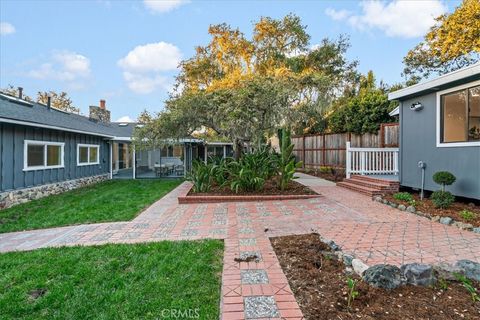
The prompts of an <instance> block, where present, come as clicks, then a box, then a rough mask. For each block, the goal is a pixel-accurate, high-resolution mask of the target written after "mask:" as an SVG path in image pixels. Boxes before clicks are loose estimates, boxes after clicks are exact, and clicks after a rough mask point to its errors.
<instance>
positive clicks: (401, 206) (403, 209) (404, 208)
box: [398, 204, 407, 211]
mask: <svg viewBox="0 0 480 320" xmlns="http://www.w3.org/2000/svg"><path fill="white" fill-rule="evenodd" d="M398 209H399V210H402V211H405V210H406V209H407V207H405V205H403V204H399V205H398Z"/></svg>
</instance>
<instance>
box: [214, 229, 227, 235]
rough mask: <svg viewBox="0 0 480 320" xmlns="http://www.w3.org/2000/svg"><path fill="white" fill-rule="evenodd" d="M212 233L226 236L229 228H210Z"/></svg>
mask: <svg viewBox="0 0 480 320" xmlns="http://www.w3.org/2000/svg"><path fill="white" fill-rule="evenodd" d="M210 234H211V235H217V236H225V235H227V230H225V229H212V230H210Z"/></svg>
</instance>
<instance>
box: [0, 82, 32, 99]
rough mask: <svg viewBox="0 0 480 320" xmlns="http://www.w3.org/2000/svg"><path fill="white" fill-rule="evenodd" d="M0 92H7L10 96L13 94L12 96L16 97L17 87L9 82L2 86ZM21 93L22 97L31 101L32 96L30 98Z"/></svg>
mask: <svg viewBox="0 0 480 320" xmlns="http://www.w3.org/2000/svg"><path fill="white" fill-rule="evenodd" d="M0 92H2V93H4V94H8V95H10V96H13V97H18V94H19V92H18V88H16V87H14V86H12V85H11V84H9V85H8V87H6V88H4V89H1V90H0ZM22 95H23V99H24V100H26V101H30V102H31V101H33V100H32V98H30V97H29V96H27V95H26V94H22Z"/></svg>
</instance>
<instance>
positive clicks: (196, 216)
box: [192, 213, 205, 220]
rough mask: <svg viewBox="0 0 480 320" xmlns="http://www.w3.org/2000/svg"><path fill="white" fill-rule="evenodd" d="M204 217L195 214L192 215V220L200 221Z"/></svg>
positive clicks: (200, 214) (201, 214)
mask: <svg viewBox="0 0 480 320" xmlns="http://www.w3.org/2000/svg"><path fill="white" fill-rule="evenodd" d="M204 217H205V215H204V214H203V213H195V214H194V215H192V220H201V219H203V218H204Z"/></svg>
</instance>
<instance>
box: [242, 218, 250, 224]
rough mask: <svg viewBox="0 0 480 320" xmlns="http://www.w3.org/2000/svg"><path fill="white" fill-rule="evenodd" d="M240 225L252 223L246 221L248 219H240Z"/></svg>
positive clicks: (248, 220)
mask: <svg viewBox="0 0 480 320" xmlns="http://www.w3.org/2000/svg"><path fill="white" fill-rule="evenodd" d="M240 223H242V224H251V223H252V220H250V219H248V218H243V219H240Z"/></svg>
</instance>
